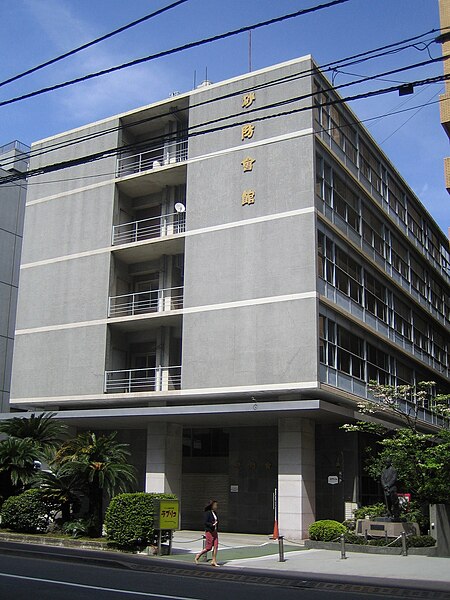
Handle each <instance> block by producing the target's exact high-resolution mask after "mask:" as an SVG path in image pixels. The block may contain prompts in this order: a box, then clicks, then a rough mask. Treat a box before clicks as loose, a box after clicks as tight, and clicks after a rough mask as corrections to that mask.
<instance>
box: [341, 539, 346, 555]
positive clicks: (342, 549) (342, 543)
mask: <svg viewBox="0 0 450 600" xmlns="http://www.w3.org/2000/svg"><path fill="white" fill-rule="evenodd" d="M346 558H347V557H346V556H345V535H344V534H342V535H341V559H342V560H345V559H346Z"/></svg>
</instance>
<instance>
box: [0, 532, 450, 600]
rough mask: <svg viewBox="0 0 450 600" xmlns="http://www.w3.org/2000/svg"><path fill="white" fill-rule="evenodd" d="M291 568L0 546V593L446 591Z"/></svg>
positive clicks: (101, 596) (5, 599)
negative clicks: (201, 563)
mask: <svg viewBox="0 0 450 600" xmlns="http://www.w3.org/2000/svg"><path fill="white" fill-rule="evenodd" d="M303 577H304V576H302V578H300V576H299V577H297V578H296V577H293V576H292V575H288V574H286V573H284V574H279V575H278V574H277V573H275V574H274V573H271V574H269V573H266V572H260V573H255V572H254V571H253V572H252V571H249V573H243V572H242V571H240V572H238V571H236V570H233V569H232V568H231V567H228V568H227V566H226V565H223V566H222V567H221V568H220V569H217V570H215V569H213V568H212V567H209V566H198V567H196V566H193V565H188V566H187V565H181V564H180V563H175V562H170V564H168V563H167V562H166V561H163V560H160V559H147V558H145V557H134V556H131V555H130V556H124V555H121V554H117V555H113V554H106V555H104V554H103V555H102V553H100V552H89V551H79V550H76V551H74V550H68V549H63V548H61V549H60V548H41V547H36V546H29V545H25V544H21V545H18V544H7V543H2V544H1V545H0V598H1V599H2V600H9V599H10V598H11V599H12V598H14V600H30V598H32V599H33V600H62V599H63V600H81V599H82V598H83V599H86V598H95V599H96V600H115V599H117V600H125V599H131V598H136V599H138V598H155V599H161V600H210V599H211V598H214V600H230V599H235V600H237V599H241V598H245V599H246V600H253V599H255V600H256V599H257V600H266V599H267V600H268V599H270V600H273V599H274V598H276V600H293V599H294V598H295V599H296V600H316V599H318V598H325V599H326V598H330V600H331V599H333V600H343V599H344V598H345V599H346V600H348V598H349V596H350V598H351V597H354V598H371V599H373V600H378V599H379V598H380V599H381V598H406V599H407V598H419V597H420V598H430V599H433V600H444V599H448V598H450V594H449V593H446V592H437V591H435V592H432V591H425V590H421V591H419V590H407V589H402V588H400V587H392V588H391V589H387V588H388V586H389V582H388V581H386V584H385V586H383V587H382V588H381V587H380V586H373V585H370V584H364V583H361V582H360V581H359V582H354V583H351V582H348V583H346V582H342V581H339V579H338V578H337V580H336V582H333V581H330V580H329V578H328V579H326V580H325V581H324V580H323V579H322V580H319V579H317V578H311V580H305V579H304V578H303Z"/></svg>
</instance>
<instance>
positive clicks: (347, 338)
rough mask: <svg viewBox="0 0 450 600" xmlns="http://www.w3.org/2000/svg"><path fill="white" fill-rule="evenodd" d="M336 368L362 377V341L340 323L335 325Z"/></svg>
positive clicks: (359, 377)
mask: <svg viewBox="0 0 450 600" xmlns="http://www.w3.org/2000/svg"><path fill="white" fill-rule="evenodd" d="M337 368H338V370H339V371H343V372H344V373H348V374H349V375H352V377H357V378H358V379H364V370H365V369H364V341H363V340H362V339H361V338H360V337H358V336H357V335H355V334H353V333H351V332H350V331H348V330H347V329H344V328H343V327H341V326H340V325H338V326H337Z"/></svg>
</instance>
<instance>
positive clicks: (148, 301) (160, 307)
mask: <svg viewBox="0 0 450 600" xmlns="http://www.w3.org/2000/svg"><path fill="white" fill-rule="evenodd" d="M180 308H183V287H174V288H167V289H161V290H149V291H148V292H136V293H134V294H125V295H122V296H111V297H110V298H109V305H108V317H129V316H135V315H142V314H145V313H155V312H164V311H170V310H178V309H180Z"/></svg>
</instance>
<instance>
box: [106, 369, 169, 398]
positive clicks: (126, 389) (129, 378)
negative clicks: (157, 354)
mask: <svg viewBox="0 0 450 600" xmlns="http://www.w3.org/2000/svg"><path fill="white" fill-rule="evenodd" d="M180 388H181V367H156V368H155V369H128V370H123V371H106V372H105V392H106V393H113V392H114V393H116V394H120V393H130V392H167V391H169V390H179V389H180Z"/></svg>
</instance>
